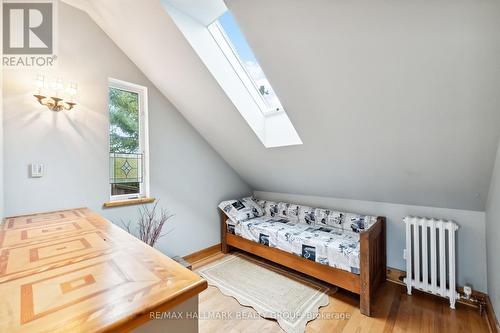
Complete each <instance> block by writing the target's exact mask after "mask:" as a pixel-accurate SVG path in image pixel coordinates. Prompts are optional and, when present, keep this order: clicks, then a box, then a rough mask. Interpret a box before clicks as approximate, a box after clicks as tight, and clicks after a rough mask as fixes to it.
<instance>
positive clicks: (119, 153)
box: [108, 79, 149, 201]
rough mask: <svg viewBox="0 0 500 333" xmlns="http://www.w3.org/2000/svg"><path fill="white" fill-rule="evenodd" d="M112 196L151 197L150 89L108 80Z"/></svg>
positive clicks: (113, 197)
mask: <svg viewBox="0 0 500 333" xmlns="http://www.w3.org/2000/svg"><path fill="white" fill-rule="evenodd" d="M108 98H109V100H108V101H109V103H108V108H109V175H110V188H109V189H110V199H111V201H115V200H126V199H135V198H141V197H146V196H148V194H149V193H148V192H149V188H148V187H149V184H148V171H149V170H148V133H147V88H146V87H143V86H139V85H136V84H132V83H129V82H125V81H121V80H116V79H109V86H108Z"/></svg>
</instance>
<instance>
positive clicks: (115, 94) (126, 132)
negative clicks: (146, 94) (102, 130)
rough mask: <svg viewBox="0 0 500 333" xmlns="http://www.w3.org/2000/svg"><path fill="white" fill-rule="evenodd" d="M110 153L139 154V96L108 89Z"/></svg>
mask: <svg viewBox="0 0 500 333" xmlns="http://www.w3.org/2000/svg"><path fill="white" fill-rule="evenodd" d="M109 121H110V152H112V153H139V152H140V151H139V150H140V149H139V148H140V147H139V94H137V93H134V92H129V91H124V90H120V89H116V88H110V89H109Z"/></svg>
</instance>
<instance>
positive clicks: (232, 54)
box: [207, 19, 285, 116]
mask: <svg viewBox="0 0 500 333" xmlns="http://www.w3.org/2000/svg"><path fill="white" fill-rule="evenodd" d="M207 29H208V31H209V32H210V34H211V35H212V37H213V39H214V40H215V43H216V44H217V45H218V46H219V49H220V50H221V52H222V53H223V54H224V56H225V57H226V59H227V60H228V61H229V63H230V64H231V67H233V69H234V71H235V73H236V75H237V76H238V77H239V78H240V80H241V82H242V83H243V85H244V86H245V88H246V90H247V91H248V93H249V94H250V96H251V97H252V99H253V101H254V102H255V104H257V106H258V108H259V110H260V112H261V113H262V114H263V115H264V116H273V115H277V114H280V113H283V112H285V108H284V107H283V105H281V108H280V109H279V110H276V109H273V108H269V107H268V104H267V102H266V100H265V98H264V96H262V94H261V93H260V92H259V87H257V85H256V83H255V81H254V79H253V78H252V76H251V75H250V73H248V70H247V69H246V66H245V64H244V63H243V61H242V60H241V58H240V56H239V55H238V52H237V51H236V49H235V47H234V46H233V43H232V42H231V39H230V38H229V37H228V36H227V34H226V32H225V30H224V27H223V26H222V25H221V24H220V22H219V20H218V19H217V20H216V21H214V22H213V23H211V24H209V25H208V26H207ZM259 66H260V64H259ZM273 90H274V88H273Z"/></svg>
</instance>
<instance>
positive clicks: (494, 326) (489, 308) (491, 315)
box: [485, 295, 500, 333]
mask: <svg viewBox="0 0 500 333" xmlns="http://www.w3.org/2000/svg"><path fill="white" fill-rule="evenodd" d="M485 299H486V316H487V317H488V324H489V325H490V330H491V332H492V333H498V332H499V331H500V324H498V319H497V317H496V316H495V310H493V304H491V300H490V297H489V296H488V295H486V298H485Z"/></svg>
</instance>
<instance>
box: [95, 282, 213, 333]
mask: <svg viewBox="0 0 500 333" xmlns="http://www.w3.org/2000/svg"><path fill="white" fill-rule="evenodd" d="M207 288H208V283H207V281H206V280H205V279H203V278H201V277H200V280H198V281H196V282H195V283H192V284H191V285H189V286H186V287H184V288H183V289H180V290H179V291H177V292H175V293H173V294H172V295H170V296H169V297H168V298H167V299H165V300H162V302H160V303H159V304H154V305H152V306H150V307H148V308H145V309H144V310H142V311H140V312H137V313H136V314H134V315H132V316H129V317H125V318H122V319H120V320H118V321H115V322H113V323H112V324H110V325H109V326H107V327H103V328H102V329H100V330H98V331H96V333H124V332H129V331H131V330H132V329H134V328H137V327H139V326H141V325H142V324H144V323H146V322H148V321H150V320H151V319H153V318H152V317H151V313H153V312H166V311H169V310H171V309H172V308H174V307H175V306H177V305H179V304H181V303H183V302H185V301H187V300H188V299H190V298H192V297H194V296H196V295H198V294H199V293H201V292H202V291H204V290H205V289H207Z"/></svg>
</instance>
